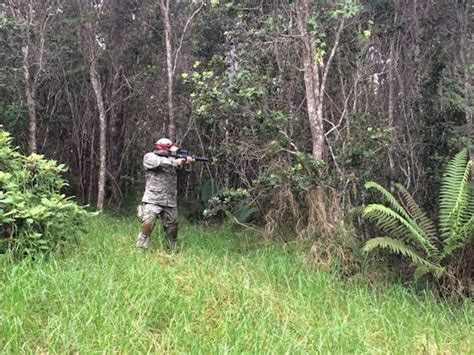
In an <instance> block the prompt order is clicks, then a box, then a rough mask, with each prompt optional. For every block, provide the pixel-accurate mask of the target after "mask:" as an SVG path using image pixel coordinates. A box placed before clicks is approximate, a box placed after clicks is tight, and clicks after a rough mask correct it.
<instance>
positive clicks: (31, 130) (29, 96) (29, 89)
mask: <svg viewBox="0 0 474 355" xmlns="http://www.w3.org/2000/svg"><path fill="white" fill-rule="evenodd" d="M29 50H30V47H29V45H28V44H25V45H23V46H22V47H21V52H22V54H23V76H24V78H25V94H26V104H27V106H28V118H29V120H28V151H29V153H30V154H31V153H36V151H37V144H36V100H35V87H34V84H33V80H32V78H31V74H30V61H29Z"/></svg>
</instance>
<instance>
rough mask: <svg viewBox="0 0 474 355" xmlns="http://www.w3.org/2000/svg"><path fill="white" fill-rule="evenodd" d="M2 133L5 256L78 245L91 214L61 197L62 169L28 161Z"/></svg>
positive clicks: (0, 227) (0, 238)
mask: <svg viewBox="0 0 474 355" xmlns="http://www.w3.org/2000/svg"><path fill="white" fill-rule="evenodd" d="M11 141H12V138H11V136H10V134H9V133H8V132H6V131H4V130H1V129H0V254H2V253H6V252H8V251H10V252H11V253H12V254H13V255H14V256H15V257H23V256H26V255H32V254H37V253H49V252H52V251H54V250H58V249H61V250H62V248H63V247H64V246H66V245H67V244H70V243H71V242H73V241H75V240H76V236H77V234H78V232H79V231H80V228H81V225H82V223H83V220H84V218H85V217H86V216H87V215H89V213H88V212H87V211H86V210H85V209H84V207H81V206H79V205H77V204H76V203H75V202H73V201H72V200H71V198H66V197H65V196H64V195H63V194H61V189H62V188H63V187H64V186H66V185H67V183H66V181H65V180H63V179H62V178H61V176H60V175H61V174H62V173H64V172H65V171H66V167H65V166H64V165H63V164H58V163H56V162H55V161H54V160H48V159H45V158H44V157H43V156H42V155H38V154H32V155H30V156H24V155H22V154H21V153H19V152H18V151H17V150H16V149H14V148H12V147H11Z"/></svg>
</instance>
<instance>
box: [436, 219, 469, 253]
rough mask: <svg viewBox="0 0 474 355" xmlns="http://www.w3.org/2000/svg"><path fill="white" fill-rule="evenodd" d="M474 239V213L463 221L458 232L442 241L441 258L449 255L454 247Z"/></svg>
mask: <svg viewBox="0 0 474 355" xmlns="http://www.w3.org/2000/svg"><path fill="white" fill-rule="evenodd" d="M473 241H474V215H473V216H472V217H471V219H470V220H469V221H467V223H465V224H464V225H463V226H462V227H461V229H460V230H459V232H458V233H457V234H456V235H455V236H452V237H451V238H448V239H446V240H445V241H444V250H443V255H442V258H445V257H447V256H449V255H451V254H452V253H453V252H454V251H455V250H456V249H459V248H463V247H464V246H466V245H467V244H469V243H471V242H473Z"/></svg>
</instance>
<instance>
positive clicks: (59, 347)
mask: <svg viewBox="0 0 474 355" xmlns="http://www.w3.org/2000/svg"><path fill="white" fill-rule="evenodd" d="M89 229H90V230H89V232H88V234H87V235H85V236H84V237H83V238H82V240H81V243H80V245H79V247H78V248H77V249H76V250H74V251H72V252H71V253H70V255H66V256H65V257H63V258H53V259H49V260H35V261H34V262H31V261H28V260H25V261H23V262H20V263H15V264H12V263H10V262H8V261H6V262H5V261H4V262H3V264H2V265H1V274H0V291H1V294H0V349H3V350H4V352H5V353H18V352H28V353H29V352H35V353H37V352H47V351H48V352H50V353H70V352H79V353H93V352H104V351H105V352H119V353H146V352H158V353H188V352H192V353H242V352H244V353H291V354H293V353H318V352H323V353H327V352H330V353H354V352H355V353H362V352H363V353H367V352H369V353H387V352H390V353H424V352H426V353H469V352H473V342H474V338H473V337H474V336H473V334H474V311H473V306H472V304H471V303H470V302H469V301H466V302H465V303H464V304H463V305H452V304H448V303H444V302H441V301H439V300H436V299H434V298H433V297H431V296H430V295H429V294H425V295H424V296H419V295H415V294H414V293H413V292H412V291H410V290H409V289H406V288H403V287H402V286H400V285H397V284H394V285H385V286H383V287H378V288H374V287H373V286H370V284H369V283H367V282H365V281H363V280H364V279H363V278H359V279H358V281H354V282H343V281H341V280H340V279H339V278H338V277H337V276H336V274H333V273H327V272H320V271H318V270H317V269H315V268H314V267H312V266H311V264H310V262H309V261H305V260H309V259H307V256H306V250H307V248H306V247H305V246H304V245H301V244H298V243H295V244H287V245H279V244H272V243H263V242H261V241H259V240H258V238H256V237H253V236H250V235H246V234H244V233H242V232H235V231H231V230H230V229H229V228H220V229H213V230H205V229H203V228H202V227H199V226H194V225H186V226H184V227H183V228H182V229H181V233H180V236H181V240H182V246H183V248H182V251H181V252H180V253H179V254H177V255H172V256H170V255H168V254H167V253H166V252H164V249H163V245H162V243H161V242H160V240H159V233H158V232H155V234H154V236H153V244H152V249H151V251H148V252H141V251H139V250H136V248H135V246H134V244H135V236H136V234H137V231H138V226H137V224H136V223H135V222H134V221H133V220H128V219H113V218H110V217H100V218H96V219H95V220H94V221H93V222H92V224H91V225H90V228H89Z"/></svg>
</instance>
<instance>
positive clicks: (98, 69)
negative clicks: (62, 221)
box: [0, 0, 474, 292]
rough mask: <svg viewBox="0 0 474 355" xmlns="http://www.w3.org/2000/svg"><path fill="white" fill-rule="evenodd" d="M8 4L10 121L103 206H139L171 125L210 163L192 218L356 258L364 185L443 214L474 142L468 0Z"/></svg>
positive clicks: (187, 201) (0, 97)
mask: <svg viewBox="0 0 474 355" xmlns="http://www.w3.org/2000/svg"><path fill="white" fill-rule="evenodd" d="M0 15H1V22H0V35H1V38H0V40H1V46H2V51H1V56H2V57H1V62H2V64H1V67H0V70H1V71H0V76H1V85H0V122H1V124H2V125H3V128H4V129H5V130H7V131H9V132H11V134H12V136H13V137H14V144H15V145H18V146H19V147H20V151H22V152H25V153H34V152H36V153H41V154H44V155H45V156H46V157H48V158H52V159H55V160H57V161H59V162H61V163H64V164H66V165H67V166H68V167H69V170H68V172H67V174H66V178H67V180H68V182H69V185H68V187H67V193H68V194H72V195H75V196H76V197H77V199H78V200H79V201H80V202H81V203H84V204H89V205H91V206H95V207H97V208H98V209H99V210H102V209H104V208H105V209H111V210H115V209H117V208H119V207H122V208H126V209H127V208H129V210H130V211H131V207H134V206H136V204H137V203H138V201H139V197H140V196H139V195H140V194H141V192H142V190H143V182H144V181H143V180H144V179H143V172H142V167H141V163H142V156H143V154H144V153H146V152H148V151H150V150H151V149H152V147H153V142H154V141H155V140H156V139H157V138H159V137H162V136H169V137H170V138H172V139H174V140H176V142H177V144H178V145H179V146H181V147H183V148H185V149H187V150H189V151H191V152H192V153H194V154H196V155H203V156H208V157H210V159H211V163H210V164H202V165H198V164H195V166H194V167H193V169H192V170H191V172H183V173H181V174H180V176H179V190H180V196H181V198H182V202H181V206H182V208H181V211H182V213H183V215H185V216H186V217H187V218H190V219H199V220H200V219H203V218H204V217H205V219H206V221H208V222H209V221H213V220H222V219H223V218H224V217H230V218H231V219H232V220H234V221H235V222H236V223H238V224H241V225H243V226H245V227H247V228H251V229H257V230H259V231H261V232H262V233H263V236H264V237H265V238H274V239H283V240H286V241H288V240H289V239H292V238H295V237H297V236H300V237H309V238H311V239H312V240H314V244H313V248H312V251H313V255H314V258H315V260H316V261H317V262H319V263H320V264H321V265H322V264H325V263H326V262H327V259H328V255H329V254H335V255H337V256H338V257H339V259H340V260H343V263H342V264H343V265H349V266H348V267H349V269H350V268H351V267H352V264H353V263H352V261H351V260H353V259H354V254H357V252H356V251H354V250H355V249H357V248H356V247H355V246H358V245H360V242H362V241H364V240H365V238H367V237H366V236H367V235H368V234H371V233H372V232H373V228H372V227H371V226H368V225H363V226H362V229H360V230H359V232H357V233H356V232H354V231H353V229H352V226H351V221H350V217H353V216H354V215H353V214H351V213H350V212H351V211H352V210H353V209H354V207H357V206H360V205H363V204H366V203H367V201H369V200H370V198H371V195H370V194H369V193H368V192H367V191H366V190H365V189H364V183H365V182H366V181H369V180H373V181H376V182H378V183H380V184H381V185H383V186H386V187H387V189H388V190H389V191H391V192H392V193H394V192H395V186H396V184H397V183H399V184H401V185H402V186H404V187H405V188H406V189H407V190H408V191H409V192H410V193H411V194H412V195H413V196H414V198H415V199H416V200H417V201H418V202H419V203H420V205H421V206H422V207H424V208H425V209H426V211H427V214H428V215H429V216H431V217H434V218H436V216H437V214H438V208H439V205H438V199H439V190H440V186H441V180H442V175H443V171H444V169H445V167H446V163H447V161H448V160H449V159H450V158H451V157H452V156H454V155H455V154H456V153H457V152H458V151H460V150H461V149H462V148H466V147H467V148H469V149H470V150H469V152H470V153H469V156H470V157H471V160H472V157H473V154H474V151H473V149H472V141H473V118H472V109H473V99H472V94H471V77H472V70H473V65H472V59H471V58H472V56H471V54H472V53H471V52H472V48H473V46H472V32H471V28H470V25H471V23H472V6H471V5H470V4H469V2H468V1H464V0H443V1H434V0H393V1H389V0H360V1H350V0H347V1H340V2H333V1H323V0H322V1H310V0H298V1H290V0H288V1H287V0H281V1H261V0H260V1H256V0H249V1H233V2H232V1H219V0H210V1H178V0H176V1H171V0H143V1H131V0H130V1H128V0H122V1H120V0H104V1H60V0H55V1H52V0H47V1H39V0H29V1H26V0H8V1H6V2H4V3H3V4H2V5H1V7H0ZM471 169H473V168H472V167H471ZM472 176H474V174H472V173H471V177H472ZM353 219H354V218H353ZM355 219H356V220H357V219H358V217H355ZM471 246H472V245H471ZM348 250H350V251H348ZM471 252H472V247H471V248H468V249H467V250H466V249H463V250H462V253H463V254H462V256H463V257H467V258H468V259H467V260H468V261H464V262H463V263H462V264H461V266H462V267H464V269H466V265H467V269H469V265H472V263H471V262H470V261H469V260H470V259H469V255H471V256H472V253H471ZM466 255H467V256H466ZM397 265H398V264H397ZM410 270H411V269H410ZM411 271H412V270H411ZM348 272H350V271H348ZM458 276H459V275H458ZM464 278H467V279H468V280H470V281H469V282H471V281H472V270H464V272H463V273H462V277H459V278H457V279H464ZM469 282H468V284H469ZM463 287H464V288H465V287H466V285H464V286H463ZM467 287H469V286H467ZM463 292H465V291H463Z"/></svg>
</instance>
